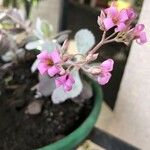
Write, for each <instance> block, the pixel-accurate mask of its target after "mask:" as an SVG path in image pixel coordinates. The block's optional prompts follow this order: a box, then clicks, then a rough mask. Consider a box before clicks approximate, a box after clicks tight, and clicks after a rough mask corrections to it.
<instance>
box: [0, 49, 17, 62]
mask: <svg viewBox="0 0 150 150" xmlns="http://www.w3.org/2000/svg"><path fill="white" fill-rule="evenodd" d="M14 56H15V54H14V52H13V51H8V52H6V53H5V54H4V55H2V56H1V58H2V60H3V61H5V62H9V61H12V60H13V58H14Z"/></svg>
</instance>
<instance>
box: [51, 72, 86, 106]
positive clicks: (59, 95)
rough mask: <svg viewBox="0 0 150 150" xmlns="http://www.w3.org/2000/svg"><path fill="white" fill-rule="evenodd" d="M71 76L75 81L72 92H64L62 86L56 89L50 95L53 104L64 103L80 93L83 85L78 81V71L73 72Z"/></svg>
mask: <svg viewBox="0 0 150 150" xmlns="http://www.w3.org/2000/svg"><path fill="white" fill-rule="evenodd" d="M71 75H72V76H73V78H74V80H75V84H74V85H73V87H72V90H71V91H68V92H65V91H64V89H63V87H62V86H60V87H58V88H56V89H55V90H54V91H53V93H52V101H53V103H55V104H58V103H61V102H64V101H66V100H67V99H70V98H75V97H77V96H79V94H80V93H81V92H82V89H83V84H82V82H81V79H80V75H79V71H77V70H73V71H72V72H71Z"/></svg>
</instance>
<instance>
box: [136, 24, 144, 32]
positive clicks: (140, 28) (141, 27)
mask: <svg viewBox="0 0 150 150" xmlns="http://www.w3.org/2000/svg"><path fill="white" fill-rule="evenodd" d="M144 28H145V26H144V24H137V25H136V26H135V31H136V32H140V31H143V30H144Z"/></svg>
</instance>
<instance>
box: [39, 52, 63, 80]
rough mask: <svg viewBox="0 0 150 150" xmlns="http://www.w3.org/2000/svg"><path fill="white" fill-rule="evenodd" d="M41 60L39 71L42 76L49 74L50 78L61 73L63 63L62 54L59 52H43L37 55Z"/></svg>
mask: <svg viewBox="0 0 150 150" xmlns="http://www.w3.org/2000/svg"><path fill="white" fill-rule="evenodd" d="M37 58H38V60H39V65H38V70H39V72H40V73H41V75H43V74H45V73H48V74H49V76H50V77H53V76H54V75H56V74H58V73H60V71H61V67H60V66H59V63H60V62H61V58H60V54H59V52H58V51H57V50H54V51H52V52H50V53H49V52H47V51H43V52H41V53H40V54H39V55H37Z"/></svg>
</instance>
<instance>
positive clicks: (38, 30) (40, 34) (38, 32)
mask: <svg viewBox="0 0 150 150" xmlns="http://www.w3.org/2000/svg"><path fill="white" fill-rule="evenodd" d="M41 24H42V21H41V19H40V18H37V19H36V24H35V31H34V33H35V35H36V36H37V37H38V38H39V39H43V32H42V31H41Z"/></svg>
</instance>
